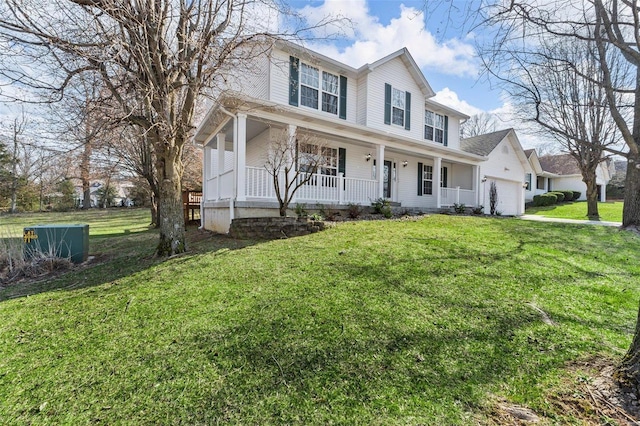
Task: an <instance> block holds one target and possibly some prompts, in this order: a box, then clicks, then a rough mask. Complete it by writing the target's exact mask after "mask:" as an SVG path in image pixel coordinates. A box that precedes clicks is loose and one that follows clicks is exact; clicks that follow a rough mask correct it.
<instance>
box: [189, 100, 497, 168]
mask: <svg viewBox="0 0 640 426" xmlns="http://www.w3.org/2000/svg"><path fill="white" fill-rule="evenodd" d="M221 106H222V107H221ZM225 110H228V111H230V112H232V113H238V112H241V113H245V114H247V115H249V116H253V117H256V118H259V119H261V120H266V121H270V122H273V123H280V124H282V125H286V124H293V125H296V126H298V127H301V128H304V129H308V130H310V131H313V132H317V133H320V134H324V135H327V136H332V137H336V138H340V139H349V140H354V141H365V142H367V143H371V144H374V145H385V146H386V147H387V148H390V149H394V150H400V151H404V152H407V153H415V154H419V155H438V156H442V157H444V158H449V159H453V158H455V159H461V160H465V161H467V162H472V163H478V162H481V161H485V160H487V157H486V156H483V155H478V154H474V153H469V152H464V151H462V150H458V149H453V148H449V147H444V146H442V145H440V144H437V143H433V142H428V141H422V140H417V139H414V138H408V137H403V136H398V135H395V134H392V133H389V132H384V131H380V130H377V129H373V128H371V127H367V126H363V125H360V124H355V123H351V122H348V121H345V120H341V119H339V118H332V117H328V116H326V115H323V114H320V113H317V112H314V111H312V110H304V109H300V108H296V107H291V106H288V105H283V104H278V103H275V102H269V101H263V100H256V99H254V98H247V97H244V98H242V97H241V96H240V95H236V96H227V97H225V98H224V99H223V100H222V102H221V104H218V105H216V106H214V107H212V108H211V110H209V112H208V113H207V115H206V116H205V118H204V119H203V121H202V122H201V123H200V125H199V126H198V128H197V129H196V133H195V136H194V140H195V142H197V143H201V144H205V143H207V142H208V141H209V140H211V138H212V137H213V136H214V132H215V133H217V132H219V131H221V130H222V129H223V127H224V125H225V124H226V123H225V120H226V118H228V116H227V115H226V114H225V113H222V111H225Z"/></svg>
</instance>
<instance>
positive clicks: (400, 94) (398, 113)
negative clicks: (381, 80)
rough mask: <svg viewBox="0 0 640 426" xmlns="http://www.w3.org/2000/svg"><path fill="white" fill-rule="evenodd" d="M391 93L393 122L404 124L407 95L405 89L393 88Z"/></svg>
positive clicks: (399, 124)
mask: <svg viewBox="0 0 640 426" xmlns="http://www.w3.org/2000/svg"><path fill="white" fill-rule="evenodd" d="M391 93H392V95H391V122H392V123H393V124H397V125H398V126H404V109H405V105H404V102H405V99H406V95H405V93H404V91H402V90H398V89H396V88H393V89H392V92H391Z"/></svg>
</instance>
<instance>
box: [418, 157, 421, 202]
mask: <svg viewBox="0 0 640 426" xmlns="http://www.w3.org/2000/svg"><path fill="white" fill-rule="evenodd" d="M418 195H422V163H418Z"/></svg>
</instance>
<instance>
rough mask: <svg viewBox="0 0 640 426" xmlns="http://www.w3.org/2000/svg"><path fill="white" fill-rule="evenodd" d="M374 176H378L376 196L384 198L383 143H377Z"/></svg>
mask: <svg viewBox="0 0 640 426" xmlns="http://www.w3.org/2000/svg"><path fill="white" fill-rule="evenodd" d="M389 172H391V171H389ZM376 176H377V178H378V198H384V145H378V154H377V158H376Z"/></svg>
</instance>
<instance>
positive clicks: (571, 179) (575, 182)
mask: <svg viewBox="0 0 640 426" xmlns="http://www.w3.org/2000/svg"><path fill="white" fill-rule="evenodd" d="M564 189H566V190H571V191H580V198H578V200H586V199H587V185H586V184H585V183H584V182H583V181H582V177H581V176H566V177H560V178H552V179H551V191H558V190H560V191H562V190H564Z"/></svg>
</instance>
